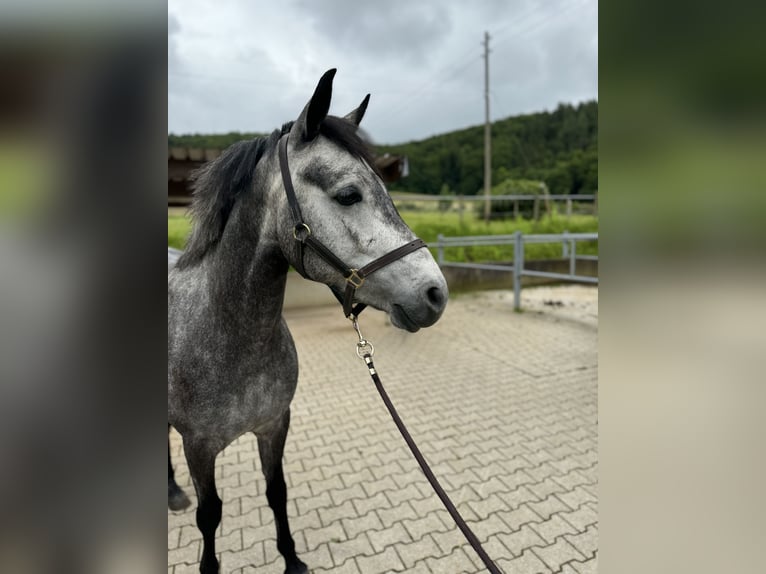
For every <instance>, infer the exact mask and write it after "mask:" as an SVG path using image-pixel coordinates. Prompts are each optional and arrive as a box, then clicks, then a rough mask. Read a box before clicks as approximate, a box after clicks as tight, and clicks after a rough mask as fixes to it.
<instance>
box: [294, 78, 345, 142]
mask: <svg viewBox="0 0 766 574" xmlns="http://www.w3.org/2000/svg"><path fill="white" fill-rule="evenodd" d="M336 71H337V70H336V69H335V68H332V69H331V70H327V71H326V72H325V73H324V75H323V76H322V77H321V78H319V83H318V84H317V87H316V89H315V90H314V95H313V96H311V99H310V100H309V103H308V104H306V107H305V108H303V111H302V112H301V115H300V116H299V117H298V120H297V121H296V122H295V128H296V129H297V130H298V133H299V134H300V136H301V139H302V140H303V141H307V142H308V141H311V140H313V139H314V138H315V137H317V135H318V134H319V124H321V123H322V121H323V120H324V119H325V117H327V112H328V111H330V99H331V98H332V80H333V78H334V77H335V72H336Z"/></svg>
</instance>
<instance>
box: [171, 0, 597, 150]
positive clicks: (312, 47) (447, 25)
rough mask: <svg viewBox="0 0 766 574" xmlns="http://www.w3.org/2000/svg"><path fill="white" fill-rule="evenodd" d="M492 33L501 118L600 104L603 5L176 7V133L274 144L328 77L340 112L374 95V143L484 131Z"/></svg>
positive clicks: (497, 0)
mask: <svg viewBox="0 0 766 574" xmlns="http://www.w3.org/2000/svg"><path fill="white" fill-rule="evenodd" d="M484 30H489V32H490V34H491V35H492V39H491V42H490V47H491V48H492V54H491V58H490V62H491V66H490V76H491V86H490V91H491V95H492V106H491V107H492V117H493V118H495V119H498V118H501V117H507V116H510V115H515V114H518V113H526V112H531V111H538V110H542V109H551V108H553V107H555V106H556V104H557V103H558V102H577V101H582V100H585V99H590V98H594V97H596V96H597V94H598V74H597V64H598V39H597V38H598V27H597V0H551V1H546V2H536V1H534V0H511V1H503V0H492V1H485V2H473V3H468V2H463V1H459V0H440V1H437V0H426V1H423V2H413V1H411V0H391V1H389V2H387V3H385V4H381V3H371V2H358V1H350V0H325V1H323V2H313V3H310V2H308V0H295V1H293V2H290V1H285V2H282V3H279V4H278V6H277V5H275V3H263V2H250V1H248V0H231V1H230V2H226V3H218V4H212V3H209V2H205V1H203V0H186V1H184V2H183V3H182V2H181V1H180V0H170V2H169V18H168V68H169V77H168V130H169V131H172V132H174V133H188V132H225V131H231V130H239V131H246V130H247V131H261V132H266V131H270V130H271V129H273V128H275V127H277V126H278V125H280V124H281V123H282V122H284V121H287V120H290V119H294V118H295V117H296V116H297V114H298V113H299V112H300V110H301V109H302V107H303V105H304V104H305V102H306V101H307V100H308V98H309V97H310V95H311V93H312V90H313V88H314V86H315V84H316V81H317V79H318V78H319V76H320V75H321V74H322V73H323V72H324V71H325V70H327V69H328V68H331V67H337V68H338V75H337V76H336V80H335V94H334V98H333V106H332V108H331V112H332V113H336V114H343V113H346V112H347V111H349V110H351V109H353V108H354V107H355V106H356V105H357V104H358V103H359V101H360V100H361V98H362V97H363V96H364V94H366V93H368V92H370V93H372V101H371V104H370V108H369V111H368V114H367V116H366V117H365V121H364V127H365V128H366V130H367V131H368V132H369V133H370V135H371V136H372V137H373V139H375V140H376V141H379V142H382V143H395V142H401V141H407V140H411V139H421V138H424V137H427V136H429V135H433V134H437V133H443V132H447V131H451V130H454V129H459V128H462V127H467V126H469V125H475V124H479V123H481V122H482V121H483V117H484V109H483V90H484V85H483V63H482V59H481V53H482V48H481V42H482V39H483V34H484Z"/></svg>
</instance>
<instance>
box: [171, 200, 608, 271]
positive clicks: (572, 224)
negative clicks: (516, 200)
mask: <svg viewBox="0 0 766 574" xmlns="http://www.w3.org/2000/svg"><path fill="white" fill-rule="evenodd" d="M401 215H402V218H403V219H404V220H405V221H406V222H407V224H408V225H409V226H410V227H411V228H412V230H413V231H414V232H415V234H416V235H417V236H418V237H420V238H422V239H423V240H424V241H426V242H427V243H430V244H433V243H435V242H436V239H437V236H438V235H439V234H440V233H441V234H442V235H445V236H463V235H505V234H511V233H513V232H515V231H521V232H522V233H525V234H532V233H561V232H563V231H569V232H571V233H585V232H593V231H598V218H597V217H594V216H591V215H573V216H571V217H569V218H567V217H565V216H563V215H554V216H553V217H550V218H549V217H545V218H543V219H542V220H540V221H536V222H535V221H527V220H519V221H514V220H512V219H509V220H505V221H491V222H489V224H486V223H484V222H483V221H480V220H477V219H476V218H475V217H474V215H473V214H466V215H464V217H463V221H462V222H461V220H460V217H459V215H458V214H457V213H454V212H444V213H442V212H435V211H403V212H402V213H401ZM190 228H191V224H190V222H189V220H188V218H187V216H186V215H184V214H183V212H181V211H179V210H173V211H170V212H168V245H170V246H172V247H177V248H178V249H183V246H184V244H185V243H186V237H187V235H188V233H189V230H190ZM431 252H432V253H434V255H435V249H431ZM577 252H578V253H580V254H583V255H586V254H587V255H595V254H597V253H598V244H597V242H595V241H592V242H579V243H578V244H577ZM445 255H446V258H447V260H449V261H510V260H512V259H513V246H511V245H508V246H492V245H490V246H482V247H455V248H450V249H448V250H447V251H446V253H445ZM560 256H561V244H549V245H527V246H526V251H525V258H527V259H549V258H553V257H560Z"/></svg>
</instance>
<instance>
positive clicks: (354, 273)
mask: <svg viewBox="0 0 766 574" xmlns="http://www.w3.org/2000/svg"><path fill="white" fill-rule="evenodd" d="M364 279H365V278H364V277H361V276H360V275H359V269H352V270H351V274H350V275H349V276H348V277H346V283H348V284H349V285H352V286H353V287H354V289H359V288H360V287H361V286H362V285H364Z"/></svg>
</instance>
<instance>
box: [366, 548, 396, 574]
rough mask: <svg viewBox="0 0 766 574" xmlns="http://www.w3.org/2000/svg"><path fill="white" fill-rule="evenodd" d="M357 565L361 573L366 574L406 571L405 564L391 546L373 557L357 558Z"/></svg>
mask: <svg viewBox="0 0 766 574" xmlns="http://www.w3.org/2000/svg"><path fill="white" fill-rule="evenodd" d="M356 564H357V566H358V567H359V571H360V572H363V573H364V574H383V573H384V572H393V571H396V570H404V564H403V563H402V561H401V559H400V558H399V555H398V554H397V553H396V551H395V550H394V548H393V546H389V547H388V548H386V549H385V550H384V551H382V552H380V553H378V554H375V555H373V556H357V557H356Z"/></svg>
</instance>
